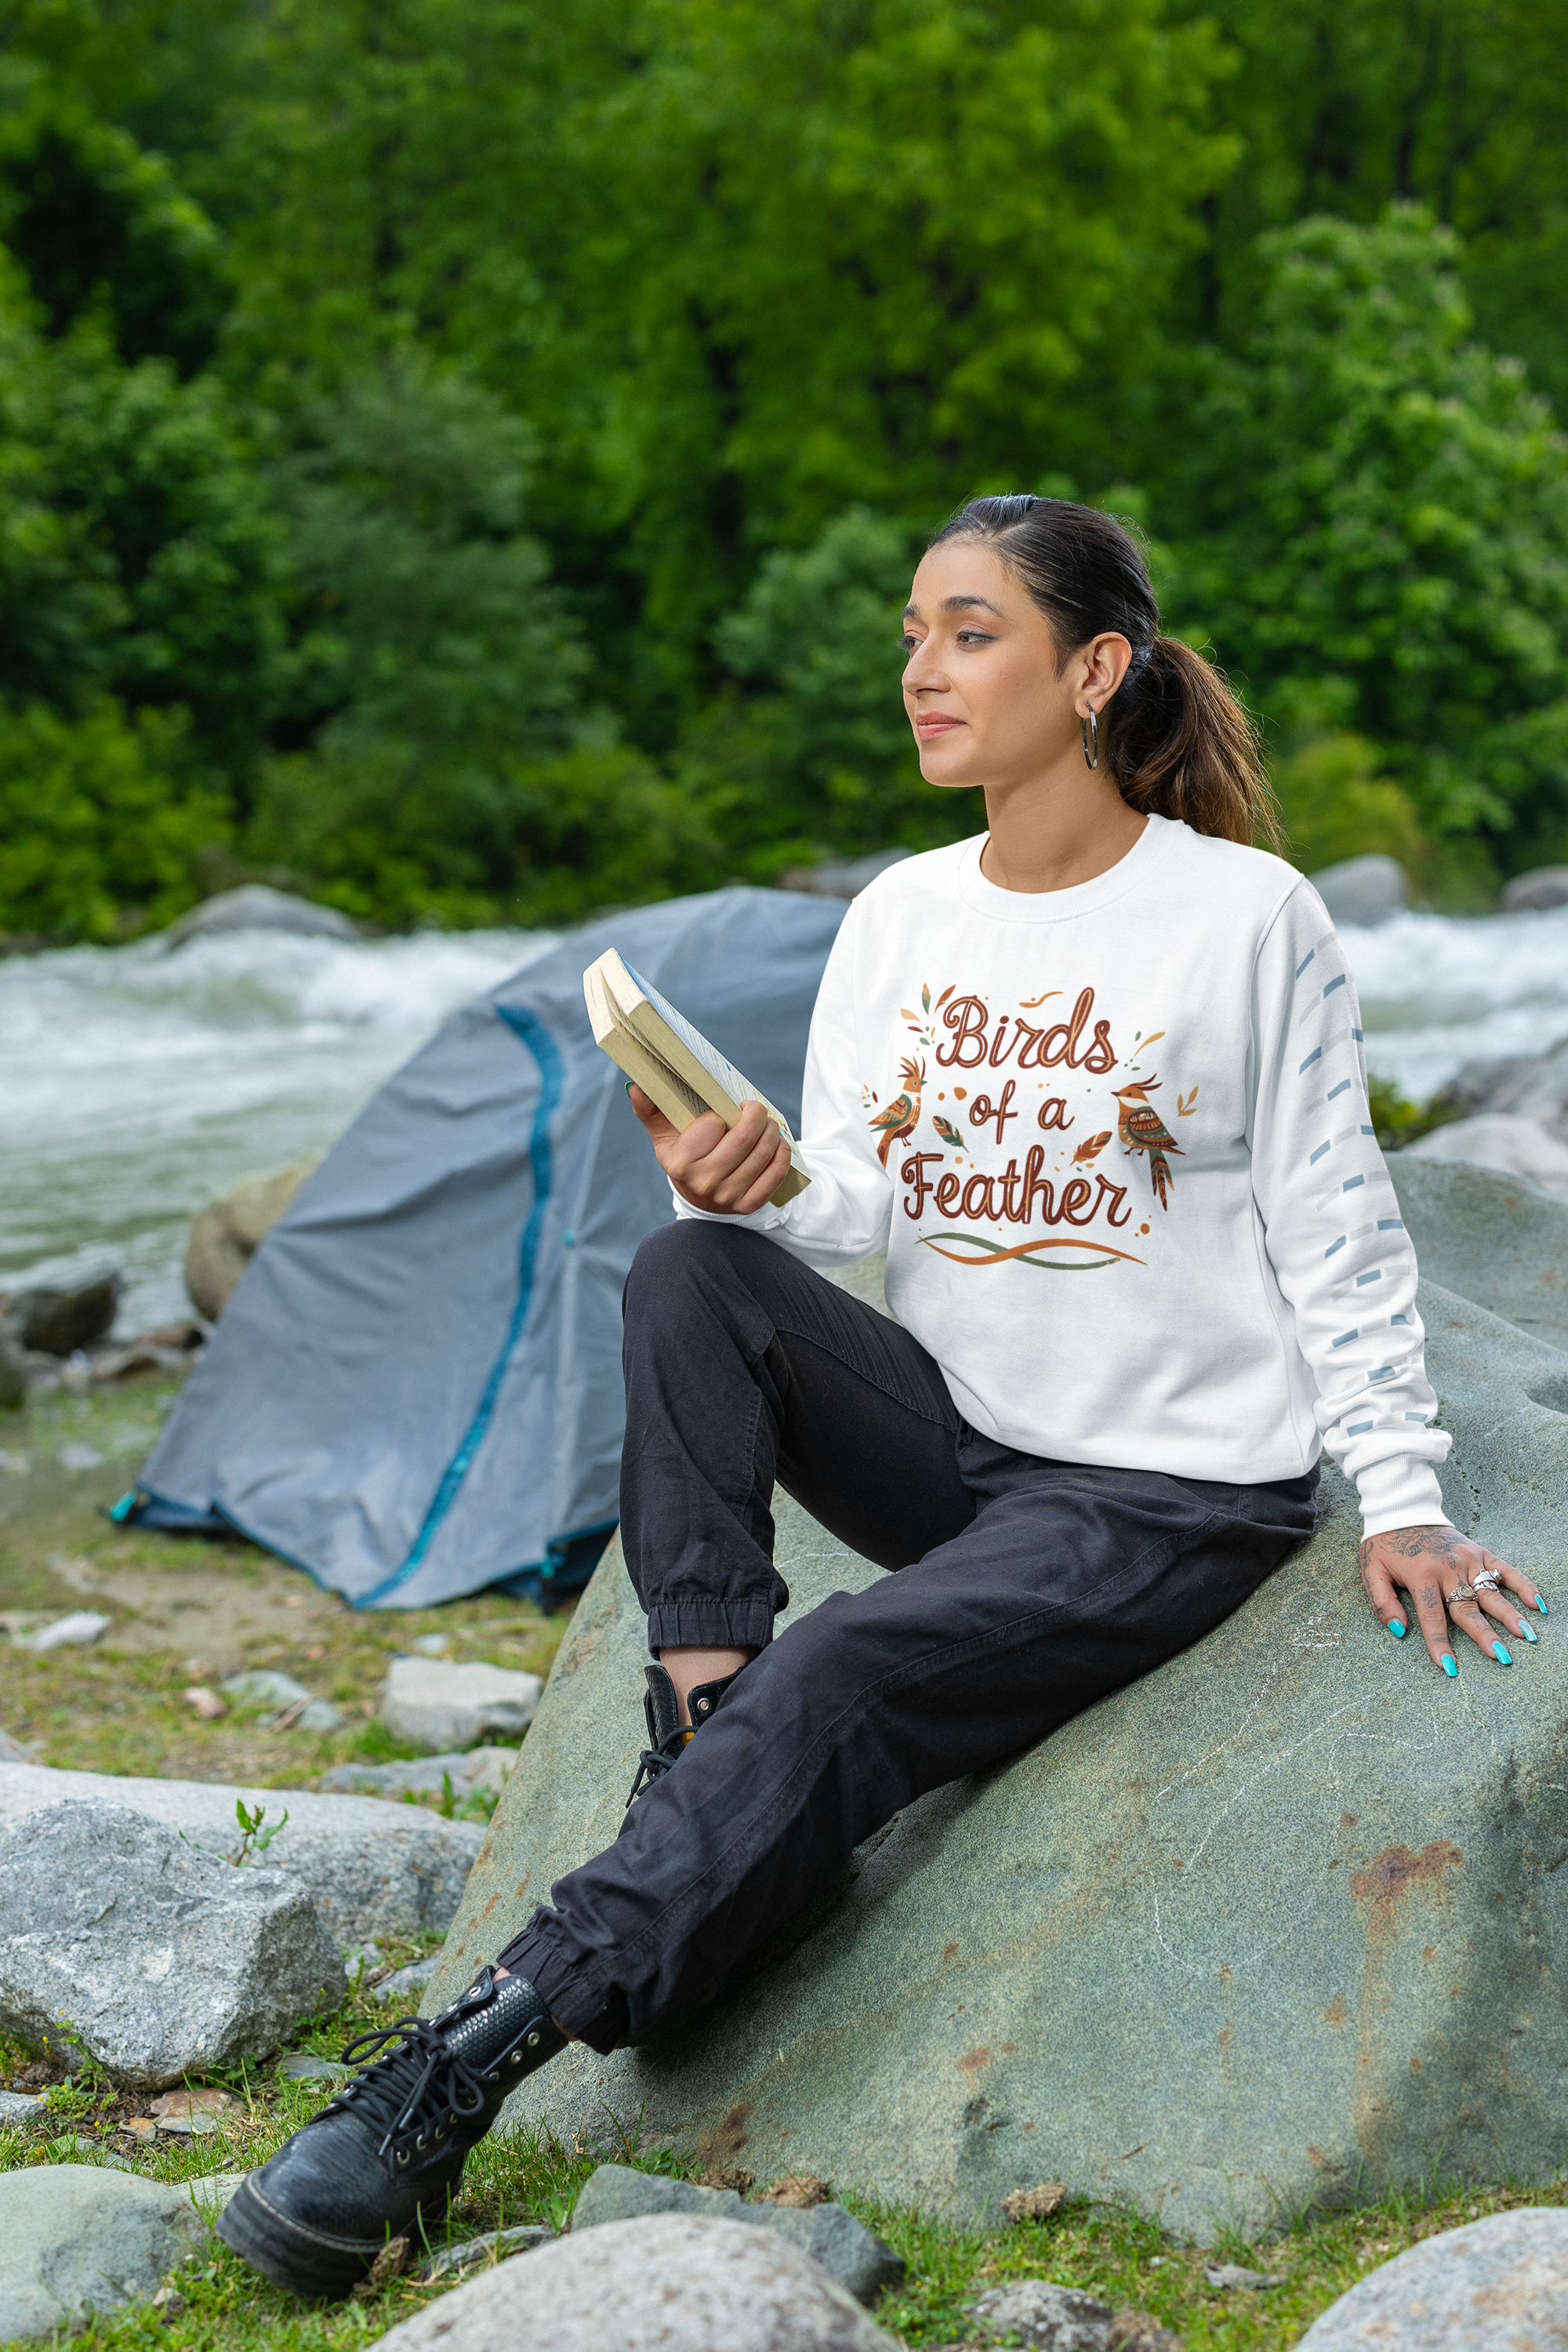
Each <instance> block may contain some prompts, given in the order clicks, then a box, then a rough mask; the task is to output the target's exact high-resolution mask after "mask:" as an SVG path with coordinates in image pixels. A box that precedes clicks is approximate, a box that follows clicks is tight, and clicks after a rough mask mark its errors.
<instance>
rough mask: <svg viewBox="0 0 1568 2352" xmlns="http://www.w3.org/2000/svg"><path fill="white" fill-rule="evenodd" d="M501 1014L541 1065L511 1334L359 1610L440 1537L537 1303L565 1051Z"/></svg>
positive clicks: (524, 1015)
mask: <svg viewBox="0 0 1568 2352" xmlns="http://www.w3.org/2000/svg"><path fill="white" fill-rule="evenodd" d="M496 1013H497V1017H498V1018H499V1019H500V1020H501V1021H503V1022H505V1024H506V1025H507V1027H508V1028H509V1029H510V1031H511V1032H512V1034H513V1035H514V1036H515V1037H516V1038H517V1039H518V1041H519V1042H520V1044H521V1045H524V1046H526V1048H527V1049H528V1051H529V1053H531V1055H532V1056H533V1058H534V1061H535V1062H536V1063H537V1064H538V1066H539V1101H538V1103H537V1105H536V1107H535V1108H534V1113H533V1131H532V1133H531V1136H530V1138H529V1144H528V1149H529V1158H530V1162H531V1166H532V1170H533V1206H532V1207H531V1209H530V1211H529V1213H528V1217H527V1220H526V1222H525V1223H524V1225H523V1228H522V1238H521V1242H520V1243H519V1244H518V1269H517V1304H516V1305H515V1307H513V1308H512V1312H511V1321H510V1324H509V1325H508V1327H507V1334H506V1338H505V1339H504V1340H503V1341H502V1343H501V1348H500V1354H499V1355H498V1356H497V1358H496V1360H495V1362H494V1363H493V1364H492V1365H491V1366H490V1375H489V1380H488V1381H486V1382H485V1385H484V1390H483V1392H482V1393H481V1395H480V1397H479V1404H478V1406H477V1407H476V1408H475V1412H474V1417H473V1419H472V1421H471V1422H470V1423H468V1428H467V1429H466V1430H465V1432H464V1433H463V1438H462V1442H461V1444H459V1445H458V1450H457V1452H456V1454H453V1456H452V1458H451V1460H450V1462H448V1463H447V1467H446V1469H445V1470H444V1471H443V1472H442V1474H441V1478H440V1481H439V1483H438V1485H437V1488H436V1492H435V1494H434V1496H432V1498H431V1502H430V1507H429V1509H428V1510H427V1511H426V1514H425V1522H424V1525H423V1526H422V1527H421V1528H420V1530H419V1532H418V1534H417V1535H416V1537H415V1538H414V1545H413V1549H411V1550H410V1552H409V1554H408V1557H407V1559H405V1561H404V1563H403V1565H402V1567H401V1568H397V1569H395V1570H393V1572H392V1574H391V1575H390V1576H389V1577H386V1578H384V1580H383V1581H382V1582H381V1583H380V1584H378V1585H377V1586H376V1587H375V1589H374V1591H371V1592H365V1593H362V1594H361V1595H360V1597H359V1599H358V1600H357V1601H355V1603H354V1606H355V1608H356V1609H374V1608H377V1607H379V1606H380V1604H381V1603H382V1602H383V1601H384V1600H385V1599H386V1597H387V1595H388V1594H389V1593H393V1592H395V1591H397V1590H398V1588H399V1586H400V1585H402V1584H405V1583H406V1581H407V1580H408V1579H409V1578H410V1577H411V1576H412V1575H413V1574H414V1571H415V1570H416V1568H417V1567H418V1566H419V1564H420V1562H421V1561H422V1560H423V1559H424V1558H425V1555H426V1552H427V1551H428V1550H429V1549H430V1546H431V1544H432V1543H433V1542H434V1541H435V1539H436V1535H437V1529H438V1528H439V1527H440V1525H441V1522H442V1520H443V1519H444V1518H445V1517H446V1516H447V1512H448V1511H449V1510H450V1509H451V1507H452V1506H453V1504H454V1503H455V1502H456V1501H457V1499H458V1494H459V1493H460V1491H461V1489H462V1484H463V1481H464V1479H465V1478H466V1477H467V1476H468V1471H469V1469H470V1468H471V1466H472V1465H473V1460H474V1456H475V1454H478V1452H479V1447H480V1446H481V1445H482V1444H484V1441H485V1436H486V1433H488V1431H489V1425H490V1422H491V1419H492V1418H493V1416H494V1413H495V1409H496V1399H497V1398H498V1397H499V1396H500V1385H501V1382H502V1381H503V1380H504V1379H505V1378H506V1368H507V1366H508V1365H509V1364H510V1361H511V1358H512V1350H513V1349H515V1348H516V1346H517V1343H518V1341H519V1339H521V1337H522V1329H523V1326H524V1324H525V1323H526V1322H527V1320H528V1310H529V1307H531V1305H532V1303H533V1276H534V1269H535V1267H536V1265H537V1264H538V1261H539V1236H540V1234H541V1232H542V1229H543V1225H544V1216H545V1212H546V1210H547V1209H548V1208H549V1205H550V1192H551V1185H552V1181H553V1175H554V1163H553V1160H552V1154H551V1149H550V1122H551V1120H552V1118H554V1116H555V1111H556V1108H557V1106H558V1104H559V1103H560V1100H561V1089H562V1087H563V1085H564V1084H565V1078H566V1065H565V1062H564V1060H563V1057H562V1054H561V1049H560V1047H559V1046H558V1045H556V1043H555V1040H554V1038H553V1037H552V1035H551V1034H550V1032H549V1030H548V1029H546V1027H545V1026H544V1024H543V1023H542V1021H540V1020H537V1019H536V1018H535V1016H534V1015H533V1014H532V1013H530V1012H529V1011H528V1010H527V1008H526V1007H525V1006H523V1005H521V1004H499V1005H497V1007H496Z"/></svg>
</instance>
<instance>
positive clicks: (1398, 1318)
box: [1388, 1315, 1415, 1331]
mask: <svg viewBox="0 0 1568 2352" xmlns="http://www.w3.org/2000/svg"><path fill="white" fill-rule="evenodd" d="M1388 1320H1389V1325H1390V1328H1392V1327H1393V1326H1394V1324H1395V1323H1403V1324H1404V1326H1405V1329H1406V1330H1407V1331H1414V1329H1415V1324H1414V1323H1412V1321H1411V1320H1410V1318H1409V1316H1408V1315H1391V1316H1390V1317H1389V1318H1388Z"/></svg>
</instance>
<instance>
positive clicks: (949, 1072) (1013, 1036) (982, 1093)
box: [862, 982, 1198, 1274]
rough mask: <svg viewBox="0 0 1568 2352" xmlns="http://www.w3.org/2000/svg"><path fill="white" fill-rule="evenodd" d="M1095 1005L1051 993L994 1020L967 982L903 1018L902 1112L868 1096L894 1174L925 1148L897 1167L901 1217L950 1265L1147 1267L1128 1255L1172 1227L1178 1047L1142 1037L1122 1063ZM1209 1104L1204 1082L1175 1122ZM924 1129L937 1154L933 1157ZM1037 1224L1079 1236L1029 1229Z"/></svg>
mask: <svg viewBox="0 0 1568 2352" xmlns="http://www.w3.org/2000/svg"><path fill="white" fill-rule="evenodd" d="M1047 1005H1049V1006H1050V1007H1051V1008H1052V1009H1051V1011H1050V1012H1046V1011H1044V1008H1045V1007H1046V1006H1047ZM1094 1005H1095V992H1094V990H1093V988H1092V987H1083V988H1080V989H1079V992H1078V994H1077V996H1076V997H1075V998H1073V999H1072V1001H1071V1003H1070V1006H1069V1003H1068V994H1067V992H1066V991H1065V990H1062V989H1055V988H1051V989H1047V990H1045V991H1044V992H1042V993H1041V994H1040V995H1038V996H1034V997H1026V998H1024V999H1022V1000H1021V1001H1020V1002H1019V1003H1017V1004H1016V1005H1015V1006H1011V1007H1009V1008H1007V1009H1006V1010H1005V1011H1002V1012H1000V1013H993V1010H992V1008H991V1006H990V1004H989V1003H988V1002H987V1000H986V999H985V998H984V997H982V996H979V995H976V994H973V993H968V994H964V993H961V992H959V988H958V983H957V982H950V983H949V984H948V986H947V987H945V988H944V989H942V992H941V993H940V994H939V995H938V996H937V998H936V1000H935V1002H934V1003H933V1002H932V999H931V989H930V987H929V985H927V984H926V983H925V982H922V983H921V990H920V1010H919V1012H918V1013H917V1012H916V1011H915V1010H914V1008H913V1007H912V1006H910V1005H900V1008H899V1010H900V1014H901V1015H902V1017H903V1019H904V1022H905V1024H906V1025H907V1027H908V1029H909V1032H910V1035H911V1036H912V1037H913V1038H914V1039H915V1040H916V1051H915V1052H913V1053H910V1054H906V1055H903V1057H902V1059H901V1061H900V1067H899V1091H898V1092H897V1093H896V1094H895V1095H894V1096H893V1097H892V1099H891V1100H890V1101H889V1102H888V1103H886V1104H883V1103H881V1102H880V1101H879V1099H878V1097H877V1095H876V1094H875V1092H874V1091H873V1090H872V1089H871V1088H870V1087H865V1088H863V1090H862V1097H863V1102H864V1106H865V1108H866V1111H867V1114H868V1116H867V1124H868V1127H869V1128H870V1129H871V1130H872V1132H873V1134H875V1135H876V1137H877V1139H878V1141H877V1157H878V1159H879V1160H880V1162H881V1164H882V1166H883V1167H884V1168H886V1167H887V1166H888V1164H889V1154H890V1153H891V1152H892V1150H894V1149H895V1148H896V1147H900V1146H902V1145H904V1144H912V1145H913V1147H914V1148H913V1149H912V1150H910V1152H909V1154H908V1156H907V1157H905V1158H903V1159H902V1160H900V1163H899V1174H900V1178H901V1180H902V1181H903V1183H904V1184H905V1185H906V1186H908V1187H909V1190H908V1191H907V1192H905V1193H904V1194H903V1198H902V1208H903V1213H904V1214H905V1215H906V1216H907V1217H909V1218H910V1220H911V1221H912V1222H913V1223H914V1224H915V1225H916V1226H917V1227H918V1228H919V1229H920V1239H921V1241H922V1242H923V1243H924V1244H925V1245H926V1246H927V1248H929V1249H932V1250H935V1251H936V1252H937V1254H938V1255H939V1256H942V1257H945V1258H949V1259H951V1260H952V1263H953V1264H954V1265H968V1266H994V1265H1024V1266H1031V1267H1033V1268H1035V1269H1036V1270H1037V1271H1040V1270H1044V1271H1047V1272H1052V1273H1058V1274H1087V1273H1092V1272H1099V1271H1103V1270H1104V1269H1106V1268H1108V1267H1110V1266H1113V1265H1144V1264H1146V1263H1147V1260H1146V1258H1145V1257H1144V1256H1143V1255H1140V1254H1139V1252H1138V1251H1137V1250H1136V1249H1135V1248H1134V1247H1132V1246H1131V1244H1132V1243H1134V1242H1137V1241H1142V1239H1143V1238H1144V1237H1145V1236H1147V1235H1148V1234H1150V1233H1151V1231H1152V1220H1153V1218H1154V1216H1155V1214H1156V1213H1157V1212H1158V1213H1163V1214H1168V1213H1170V1209H1171V1203H1172V1196H1173V1192H1174V1191H1175V1190H1176V1171H1175V1170H1174V1168H1173V1164H1172V1163H1173V1160H1180V1159H1181V1158H1182V1157H1183V1155H1184V1151H1185V1150H1186V1146H1185V1145H1184V1143H1182V1142H1181V1141H1179V1140H1178V1139H1177V1136H1176V1135H1175V1134H1174V1133H1173V1130H1172V1128H1171V1126H1170V1125H1168V1124H1167V1121H1166V1118H1165V1115H1164V1111H1163V1108H1162V1106H1160V1105H1157V1104H1155V1103H1154V1102H1153V1101H1152V1096H1154V1095H1155V1094H1156V1093H1158V1092H1160V1091H1161V1090H1162V1089H1163V1087H1164V1084H1165V1081H1164V1080H1163V1078H1162V1077H1161V1076H1160V1067H1159V1065H1160V1063H1161V1062H1165V1061H1167V1059H1168V1056H1167V1055H1161V1056H1159V1057H1158V1060H1156V1059H1155V1058H1154V1049H1155V1047H1156V1046H1158V1045H1163V1044H1164V1045H1168V1044H1169V1042H1170V1041H1169V1039H1168V1037H1167V1033H1166V1032H1165V1031H1164V1030H1163V1029H1156V1030H1154V1031H1152V1032H1151V1033H1150V1034H1147V1035H1145V1034H1144V1033H1143V1032H1142V1030H1139V1031H1138V1032H1136V1033H1135V1034H1134V1035H1133V1037H1132V1039H1131V1047H1130V1050H1129V1051H1128V1053H1127V1054H1126V1055H1125V1056H1122V1055H1120V1054H1119V1053H1118V1050H1117V1045H1116V1041H1115V1040H1114V1038H1113V1037H1112V1034H1111V1022H1110V1020H1108V1019H1106V1018H1105V1017H1103V1016H1100V1017H1097V1016H1096V1014H1095V1009H1094ZM1031 1015H1033V1016H1035V1017H1034V1018H1030V1017H1029V1016H1031ZM993 1071H994V1072H995V1073H996V1074H997V1075H996V1076H995V1077H994V1078H992V1076H991V1075H990V1074H991V1073H992V1072H993ZM1118 1081H1120V1083H1118ZM1197 1097H1198V1088H1197V1087H1196V1085H1195V1084H1194V1086H1193V1087H1191V1088H1190V1089H1189V1090H1188V1091H1187V1092H1186V1093H1185V1094H1183V1093H1182V1092H1181V1091H1180V1090H1179V1089H1178V1090H1177V1091H1176V1092H1175V1093H1174V1096H1173V1111H1172V1114H1171V1116H1172V1118H1173V1119H1174V1120H1176V1121H1180V1120H1181V1119H1184V1118H1192V1117H1193V1116H1194V1112H1195V1109H1196V1105H1197ZM939 1105H942V1106H945V1108H938V1106H939ZM922 1118H923V1119H925V1120H927V1121H929V1124H930V1126H931V1130H932V1133H933V1135H934V1137H935V1140H936V1143H937V1144H938V1145H939V1146H940V1147H941V1148H940V1149H936V1150H932V1149H930V1148H926V1149H922V1148H921V1138H920V1129H921V1121H922ZM1015 1121H1018V1122H1020V1123H1021V1124H1020V1125H1019V1126H1018V1128H1017V1129H1016V1133H1015V1134H1014V1135H1009V1134H1008V1132H1007V1130H1008V1129H1009V1127H1011V1126H1012V1125H1013V1123H1014V1122H1015ZM1031 1131H1032V1132H1031ZM1026 1137H1027V1138H1028V1140H1027V1141H1025V1140H1024V1138H1026ZM1004 1154H1005V1162H1004ZM1020 1154H1021V1155H1022V1157H1021V1160H1020ZM1140 1218H1142V1223H1139V1222H1138V1220H1139V1219H1140ZM933 1220H941V1221H942V1222H940V1223H934V1224H933V1222H932V1221H933ZM1041 1224H1043V1225H1045V1226H1047V1228H1050V1227H1057V1228H1059V1227H1061V1226H1063V1225H1066V1226H1068V1227H1071V1228H1072V1231H1071V1232H1070V1233H1067V1234H1064V1233H1061V1232H1060V1231H1056V1232H1052V1231H1047V1232H1046V1233H1044V1234H1041V1233H1038V1232H1033V1231H1032V1232H1030V1233H1029V1234H1027V1236H1025V1235H1024V1234H1021V1233H1020V1230H1019V1229H1020V1228H1034V1227H1036V1226H1037V1225H1041ZM980 1227H985V1228H987V1229H988V1230H986V1231H980V1230H978V1228H980ZM1090 1227H1094V1228H1097V1229H1098V1230H1096V1231H1094V1232H1090V1231H1088V1230H1086V1229H1087V1228H1090ZM1111 1236H1114V1237H1115V1238H1111Z"/></svg>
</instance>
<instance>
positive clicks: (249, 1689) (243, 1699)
mask: <svg viewBox="0 0 1568 2352" xmlns="http://www.w3.org/2000/svg"><path fill="white" fill-rule="evenodd" d="M218 1689H219V1691H220V1692H221V1694H222V1695H223V1696H224V1697H225V1698H226V1699H227V1700H228V1701H229V1702H230V1704H231V1705H232V1706H237V1707H239V1708H241V1709H243V1710H245V1711H247V1712H250V1713H256V1714H259V1713H260V1712H261V1711H262V1710H263V1709H264V1708H267V1707H284V1708H287V1707H290V1706H301V1705H308V1704H309V1701H310V1692H309V1691H308V1690H307V1689H306V1688H305V1685H304V1684H303V1683H297V1682H296V1681H295V1680H294V1677H293V1675H280V1674H278V1673H276V1672H275V1671H274V1670H273V1668H271V1667H270V1666H258V1667H257V1668H255V1669H254V1670H253V1671H252V1672H251V1673H249V1674H246V1675H230V1676H229V1678H228V1680H227V1681H226V1682H223V1683H219V1685H218Z"/></svg>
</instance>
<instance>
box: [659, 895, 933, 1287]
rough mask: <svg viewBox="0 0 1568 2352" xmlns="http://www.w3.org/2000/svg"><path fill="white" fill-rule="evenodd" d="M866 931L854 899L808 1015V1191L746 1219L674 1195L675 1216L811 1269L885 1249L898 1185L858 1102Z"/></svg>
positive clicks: (804, 1131) (804, 1130)
mask: <svg viewBox="0 0 1568 2352" xmlns="http://www.w3.org/2000/svg"><path fill="white" fill-rule="evenodd" d="M859 929H860V901H859V900H856V901H855V903H854V904H853V905H852V906H851V907H850V909H849V912H848V913H847V915H846V916H845V918H844V920H843V922H842V923H841V924H840V925H839V929H838V936H837V939H836V940H834V942H833V948H832V952H831V953H830V954H829V956H828V959H827V968H826V971H824V973H823V975H822V985H821V987H820V988H819V989H818V990H817V992H816V1007H815V1009H814V1011H813V1013H812V1016H811V1036H810V1042H809V1044H808V1045H807V1047H806V1055H805V1092H804V1096H803V1101H802V1110H801V1133H800V1142H801V1149H802V1150H803V1151H804V1153H805V1163H806V1168H807V1170H808V1171H809V1173H810V1176H811V1181H810V1183H809V1184H808V1185H807V1186H806V1188H805V1191H804V1192H797V1193H796V1194H795V1198H794V1200H793V1201H786V1202H785V1203H784V1206H783V1208H782V1209H781V1208H774V1207H773V1203H772V1202H768V1203H767V1204H766V1205H765V1206H764V1207H763V1208H761V1209H758V1210H757V1211H756V1212H755V1213H754V1214H752V1216H749V1217H731V1216H726V1215H724V1214H723V1213H721V1212H720V1211H718V1210H714V1209H694V1208H692V1207H691V1205H690V1203H689V1202H686V1201H683V1200H682V1199H681V1198H680V1195H679V1193H676V1194H675V1213H676V1215H677V1216H678V1217H681V1218H688V1217H695V1218H704V1219H707V1220H709V1221H710V1222H712V1223H719V1224H744V1225H745V1226H746V1227H747V1228H748V1229H749V1230H750V1231H752V1232H753V1233H763V1234H767V1236H768V1238H769V1240H770V1241H775V1242H777V1243H778V1244H779V1246H780V1248H781V1249H785V1250H787V1251H788V1252H789V1254H790V1255H791V1256H792V1257H798V1258H800V1259H802V1260H803V1261H804V1263H805V1265H814V1266H824V1265H848V1264H852V1263H853V1261H854V1260H855V1259H857V1258H862V1257H867V1256H868V1255H870V1253H871V1252H872V1251H873V1250H879V1249H885V1248H886V1247H887V1243H888V1234H889V1229H890V1226H891V1223H892V1214H893V1181H892V1178H891V1177H890V1176H889V1173H888V1171H886V1170H885V1169H884V1168H883V1167H882V1165H881V1163H880V1162H879V1160H878V1158H877V1148H876V1139H875V1137H874V1136H873V1135H872V1133H871V1130H870V1128H869V1126H868V1120H867V1114H866V1108H865V1105H864V1103H863V1102H862V1100H861V1083H860V1056H859V1053H858V1044H857V1033H856V1012H855V959H856V949H857V943H858V938H859ZM672 1190H673V1188H672Z"/></svg>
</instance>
